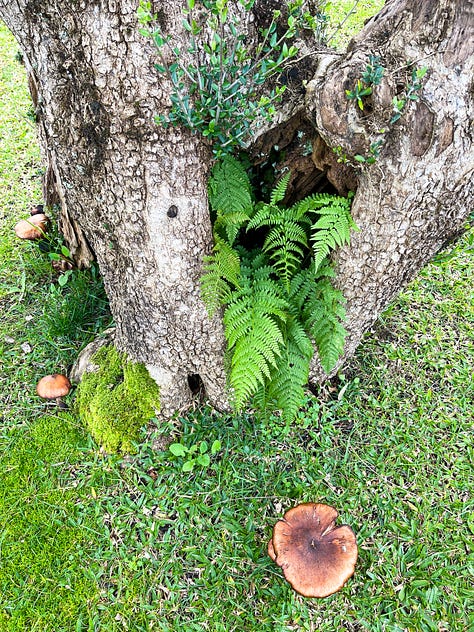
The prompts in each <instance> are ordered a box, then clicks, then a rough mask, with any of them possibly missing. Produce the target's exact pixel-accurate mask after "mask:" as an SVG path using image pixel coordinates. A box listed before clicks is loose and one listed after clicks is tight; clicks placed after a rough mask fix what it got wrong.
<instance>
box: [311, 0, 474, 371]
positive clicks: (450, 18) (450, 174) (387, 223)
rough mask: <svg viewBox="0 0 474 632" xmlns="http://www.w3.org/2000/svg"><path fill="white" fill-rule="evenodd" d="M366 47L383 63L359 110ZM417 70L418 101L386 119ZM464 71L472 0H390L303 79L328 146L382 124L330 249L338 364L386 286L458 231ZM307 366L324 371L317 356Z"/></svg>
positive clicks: (468, 79) (366, 141) (469, 151)
mask: <svg viewBox="0 0 474 632" xmlns="http://www.w3.org/2000/svg"><path fill="white" fill-rule="evenodd" d="M371 55H377V56H379V57H380V63H381V65H383V66H385V68H386V71H385V74H384V78H383V81H382V83H381V85H380V86H378V87H377V88H374V91H373V95H372V97H371V99H370V103H369V104H368V106H367V108H365V109H364V110H361V109H360V108H359V107H358V106H357V104H356V103H355V101H350V100H348V99H347V98H345V90H352V89H353V88H354V85H355V82H356V81H357V79H360V77H361V76H362V73H363V72H364V70H365V67H366V66H367V64H368V61H369V57H370V56H371ZM420 67H427V69H428V70H427V74H426V76H425V78H424V79H423V80H422V83H423V88H422V90H421V94H420V98H419V100H418V101H412V102H408V104H407V107H406V109H405V111H404V113H403V115H402V117H401V118H400V119H399V121H397V122H396V123H394V124H392V125H390V119H391V116H392V114H393V106H392V99H393V97H394V96H395V95H397V96H399V97H400V96H401V95H400V93H402V94H403V92H404V91H405V90H406V87H407V85H408V84H410V83H411V74H412V71H413V68H420ZM473 71H474V4H473V2H472V1H471V0H467V1H465V0H389V1H388V2H387V3H386V6H385V7H384V9H383V10H382V11H381V12H380V13H379V15H377V16H376V17H374V18H373V19H372V20H371V21H370V22H369V23H368V24H367V25H366V27H365V28H364V30H363V31H362V32H361V33H360V34H359V35H358V36H357V37H356V38H355V39H354V40H353V41H352V42H351V44H350V46H349V50H348V52H347V54H346V55H345V56H344V57H342V58H340V59H338V60H336V61H335V62H334V63H333V64H331V65H330V66H329V67H328V68H327V69H325V72H324V74H323V76H321V77H316V78H315V79H314V80H313V81H312V82H311V84H310V85H309V86H308V89H307V97H306V103H307V111H308V116H309V117H310V119H311V120H312V121H313V123H314V125H315V127H316V128H317V129H318V130H319V132H320V134H321V135H323V136H324V139H325V141H326V143H327V144H328V145H329V146H330V147H341V148H342V151H343V152H344V153H346V154H347V155H348V156H349V157H353V156H354V155H356V154H359V155H368V153H369V146H370V142H371V140H372V141H373V140H375V138H377V133H376V132H377V131H378V130H381V129H384V128H385V129H386V130H387V132H386V134H385V143H384V145H383V148H382V150H381V153H380V156H379V157H378V159H377V161H376V163H375V164H373V165H371V166H368V167H364V168H363V169H361V171H360V175H359V178H358V187H357V194H356V197H355V200H354V203H353V207H352V215H353V218H354V220H355V221H356V223H357V225H358V227H359V228H360V232H358V233H355V234H354V235H353V237H352V240H351V244H350V246H348V247H347V248H344V249H343V250H342V251H340V252H338V254H337V261H338V284H339V287H340V288H341V289H342V290H343V292H344V295H345V297H346V299H347V329H348V331H349V337H348V340H347V342H346V348H345V354H344V356H343V357H342V358H341V359H340V362H339V364H338V366H341V365H342V364H343V363H344V362H345V360H346V359H347V358H348V357H350V355H352V354H353V352H354V351H355V349H356V348H357V346H358V345H359V342H360V340H361V338H362V336H363V334H364V332H366V331H367V329H368V328H369V327H370V326H371V324H372V323H373V322H374V321H375V319H376V318H377V316H378V315H379V314H380V312H381V311H382V310H383V309H384V308H385V307H386V306H387V304H388V303H389V301H390V300H392V298H393V297H394V295H395V294H396V293H397V292H399V291H400V289H401V288H403V287H404V286H405V285H406V284H407V283H408V281H410V280H411V279H412V278H413V277H414V276H415V275H416V273H417V272H418V271H419V270H420V268H421V267H422V266H423V265H424V264H425V263H426V262H427V261H429V259H430V258H431V257H432V256H433V255H434V254H435V253H437V252H438V251H439V250H440V249H442V248H443V247H444V246H446V245H447V243H448V242H450V241H451V240H453V239H455V238H456V237H457V236H459V235H460V234H461V233H462V232H463V230H464V228H465V225H466V222H467V218H468V216H469V213H470V211H471V210H472V205H473V193H474V178H473V174H474V148H473V135H472V121H473V120H474V99H473V92H472V90H473V84H472V81H473V76H474V72H473ZM318 157H319V156H318ZM337 175H338V174H337V169H336V174H335V177H337ZM336 370H337V367H336V369H335V371H336ZM313 373H314V377H315V378H318V377H319V378H320V377H321V376H322V372H321V370H320V369H319V367H318V366H317V363H314V366H313Z"/></svg>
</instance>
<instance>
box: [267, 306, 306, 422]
mask: <svg viewBox="0 0 474 632" xmlns="http://www.w3.org/2000/svg"><path fill="white" fill-rule="evenodd" d="M285 333H286V344H285V348H284V350H283V352H282V354H281V357H280V358H279V360H278V367H277V370H276V371H274V372H273V375H272V379H271V381H270V382H269V383H268V385H267V388H266V393H265V396H266V398H267V402H268V403H267V405H268V406H270V405H273V407H274V408H278V409H279V410H281V412H282V416H283V419H284V420H285V421H287V422H289V421H292V420H293V419H294V418H295V417H296V414H297V412H298V410H299V408H300V407H301V405H302V403H303V401H304V386H305V384H307V383H308V375H309V365H310V361H311V358H312V356H313V345H312V344H311V341H310V339H309V338H308V335H307V334H306V333H305V331H304V329H303V327H302V325H301V323H300V322H299V318H298V315H297V314H296V315H295V317H293V316H292V317H290V318H289V319H288V321H287V324H286V331H285Z"/></svg>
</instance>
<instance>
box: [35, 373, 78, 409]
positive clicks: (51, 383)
mask: <svg viewBox="0 0 474 632" xmlns="http://www.w3.org/2000/svg"><path fill="white" fill-rule="evenodd" d="M70 390H71V382H70V381H69V380H68V379H67V377H66V376H65V375H61V374H60V373H53V374H52V375H46V376H45V377H42V378H41V380H40V381H39V382H38V384H37V385H36V392H37V393H38V395H39V396H40V397H42V398H43V399H55V400H56V402H57V404H58V406H60V407H61V408H64V404H63V403H62V402H61V397H64V396H65V395H67V394H68V393H69V391H70Z"/></svg>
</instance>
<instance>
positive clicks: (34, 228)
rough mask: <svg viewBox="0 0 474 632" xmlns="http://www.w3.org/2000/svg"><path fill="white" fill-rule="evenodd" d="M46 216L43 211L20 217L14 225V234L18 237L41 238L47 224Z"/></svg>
mask: <svg viewBox="0 0 474 632" xmlns="http://www.w3.org/2000/svg"><path fill="white" fill-rule="evenodd" d="M48 221H49V220H48V218H47V217H46V215H44V214H43V213H39V214H38V215H31V216H30V217H29V218H28V219H22V220H20V221H19V222H18V224H17V225H16V226H15V234H16V236H17V237H19V238H20V239H41V237H44V235H45V232H46V228H47V225H48Z"/></svg>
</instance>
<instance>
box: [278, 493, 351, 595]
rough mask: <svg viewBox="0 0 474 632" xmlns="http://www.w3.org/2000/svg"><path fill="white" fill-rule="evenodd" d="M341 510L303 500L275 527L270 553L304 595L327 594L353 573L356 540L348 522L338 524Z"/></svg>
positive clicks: (340, 586) (298, 590) (335, 590)
mask: <svg viewBox="0 0 474 632" xmlns="http://www.w3.org/2000/svg"><path fill="white" fill-rule="evenodd" d="M337 516H338V512H337V511H336V509H334V507H330V506H329V505H323V504H320V503H303V504H302V505H298V506H297V507H293V509H290V510H289V511H287V512H286V513H285V515H284V516H283V518H282V519H281V520H279V521H278V522H277V523H276V525H275V527H274V528H273V538H272V539H271V540H270V542H269V543H268V554H269V556H270V557H271V558H272V560H273V561H274V562H275V563H276V564H278V566H281V568H282V569H283V573H284V575H285V578H286V579H287V580H288V582H289V583H290V584H291V586H292V587H293V588H294V589H295V590H296V591H297V592H299V593H300V594H301V595H303V596H304V597H327V596H328V595H332V594H333V593H335V592H337V591H338V590H340V589H341V588H342V587H343V585H344V584H345V582H346V581H347V580H348V579H349V577H351V576H352V575H353V573H354V569H355V564H356V561H357V542H356V537H355V534H354V532H353V531H352V529H351V528H350V527H349V526H347V525H342V526H339V527H336V526H335V521H336V518H337Z"/></svg>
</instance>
